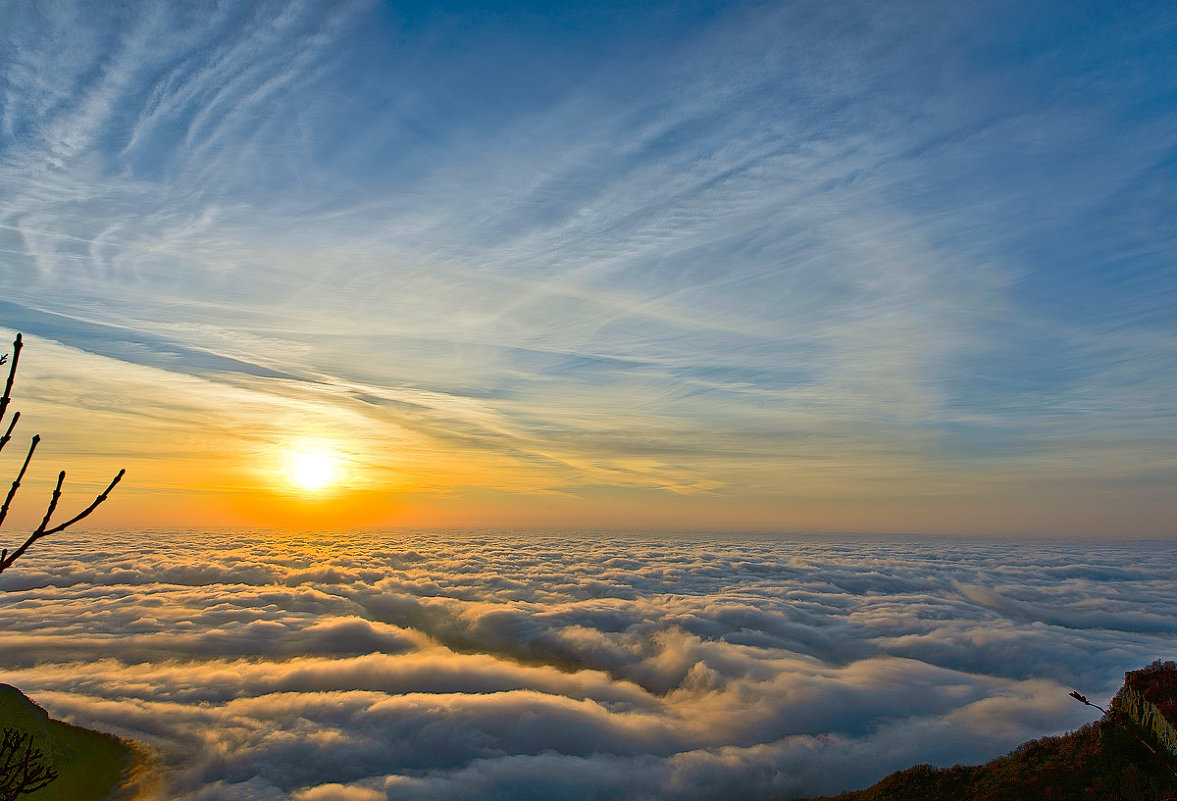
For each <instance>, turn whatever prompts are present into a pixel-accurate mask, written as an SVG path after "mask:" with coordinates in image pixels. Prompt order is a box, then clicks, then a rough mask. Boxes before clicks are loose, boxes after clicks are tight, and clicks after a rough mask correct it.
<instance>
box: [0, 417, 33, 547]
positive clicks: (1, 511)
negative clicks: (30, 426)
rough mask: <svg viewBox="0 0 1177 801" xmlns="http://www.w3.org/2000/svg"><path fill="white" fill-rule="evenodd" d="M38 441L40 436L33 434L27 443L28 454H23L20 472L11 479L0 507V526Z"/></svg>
mask: <svg viewBox="0 0 1177 801" xmlns="http://www.w3.org/2000/svg"><path fill="white" fill-rule="evenodd" d="M40 441H41V435H40V434H34V435H33V441H32V442H31V443H29V452H28V453H26V454H25V463H24V464H22V465H21V466H20V472H19V473H17V474H16V478H15V479H13V481H12V486H11V487H10V488H9V490H8V496H7V497H6V498H5V499H4V505H3V506H0V525H3V524H4V518H6V517H8V508H9V507H10V506H12V499H13V498H15V497H16V491H17V490H18V489H20V482H21V479H23V478H24V477H25V472H26V471H27V470H28V469H29V462H31V461H32V459H33V452H34V451H36V450H37V443H38V442H40Z"/></svg>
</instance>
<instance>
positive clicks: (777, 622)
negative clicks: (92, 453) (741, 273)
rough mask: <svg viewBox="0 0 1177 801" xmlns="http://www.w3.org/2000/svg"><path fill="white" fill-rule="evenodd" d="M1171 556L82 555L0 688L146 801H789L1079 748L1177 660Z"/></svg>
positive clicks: (982, 549) (498, 549)
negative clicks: (1006, 756)
mask: <svg viewBox="0 0 1177 801" xmlns="http://www.w3.org/2000/svg"><path fill="white" fill-rule="evenodd" d="M1175 551H1177V547H1175V546H1174V545H1173V544H1172V543H1166V544H1161V543H1133V544H1129V545H1123V544H1092V543H1089V542H1088V543H1082V544H1081V545H1074V544H1068V543H1062V542H1037V543H1031V544H1026V543H1016V544H1015V543H1007V542H998V541H989V542H983V543H980V544H975V543H974V544H968V543H964V542H960V541H956V540H897V539H888V540H862V541H850V540H834V539H807V540H782V539H770V538H763V537H760V538H741V537H734V536H727V537H719V536H716V537H712V538H708V537H699V536H691V537H671V536H658V537H654V536H650V537H636V536H630V537H625V538H617V537H613V536H606V535H600V536H590V535H583V536H552V537H538V536H524V535H493V536H492V535H460V536H451V535H433V534H420V535H416V534H414V535H381V536H375V535H363V536H361V535H355V536H331V537H327V536H324V537H305V538H289V537H280V538H279V537H271V536H267V535H261V534H250V535H224V534H199V535H198V534H191V533H186V534H158V535H152V536H150V537H144V536H143V535H135V536H132V535H121V536H97V535H93V536H88V535H74V536H62V537H59V538H57V539H55V540H54V541H52V542H50V543H44V544H43V547H41V548H39V549H38V550H37V551H36V553H34V554H31V555H29V556H28V557H27V558H26V559H24V560H22V561H21V563H20V564H19V566H18V567H19V569H17V570H14V571H12V572H11V573H10V574H6V575H5V576H4V577H3V580H2V581H0V589H3V590H4V592H3V593H0V680H3V681H6V682H10V683H12V684H15V685H17V686H19V687H21V688H22V689H24V690H25V691H26V692H27V693H29V694H30V695H31V696H33V697H34V699H35V700H37V701H38V702H39V703H40V704H42V705H43V706H45V707H46V708H47V709H49V710H50V712H51V713H52V714H54V715H55V716H58V717H63V718H66V719H68V720H71V721H73V722H76V723H79V724H82V725H87V726H92V727H95V728H100V729H104V730H107V731H112V732H115V733H117V734H120V735H123V736H126V737H130V738H133V739H135V740H137V741H139V742H142V743H144V744H145V745H147V746H148V748H149V749H150V751H151V755H152V756H151V759H152V767H151V774H152V777H153V781H148V782H145V784H144V786H145V788H147V789H145V790H144V795H145V797H148V798H169V799H181V801H198V800H200V799H208V800H209V801H212V799H225V800H230V799H242V800H244V799H251V800H257V801H261V800H262V799H264V800H265V801H271V800H277V799H291V800H292V801H318V800H319V799H340V800H341V801H353V800H354V801H373V800H374V799H437V801H443V800H444V801H457V800H458V799H529V798H535V799H551V798H561V799H565V798H566V799H578V798H583V799H592V798H606V797H607V798H618V799H684V800H686V799H698V800H699V801H703V800H704V799H719V798H743V799H749V800H751V799H767V798H774V797H777V796H786V797H787V796H790V795H800V794H816V793H824V792H834V791H838V790H841V789H846V788H849V787H853V786H860V785H864V784H866V783H868V782H870V781H872V780H874V779H876V778H878V777H879V776H881V775H883V774H885V773H887V772H889V771H891V770H894V769H897V768H900V767H904V766H907V765H909V764H912V763H916V762H929V761H930V762H936V763H953V762H957V761H965V762H974V761H981V760H984V759H987V758H990V757H992V756H994V755H997V754H1000V753H1003V752H1004V751H1006V750H1008V749H1009V748H1011V747H1012V746H1014V745H1016V744H1017V743H1019V742H1021V741H1022V740H1024V739H1027V738H1030V737H1036V736H1041V735H1043V734H1047V733H1053V732H1057V731H1061V730H1065V729H1067V728H1070V727H1073V726H1076V725H1079V724H1081V723H1082V722H1084V721H1085V720H1087V719H1089V718H1090V715H1089V714H1088V713H1089V711H1090V710H1088V709H1087V708H1085V707H1082V706H1080V705H1078V704H1075V703H1074V702H1073V701H1072V700H1071V699H1069V698H1068V697H1067V694H1066V693H1067V690H1069V689H1071V688H1077V689H1080V690H1081V691H1083V692H1085V693H1087V694H1088V695H1091V696H1094V697H1096V698H1099V697H1106V696H1108V695H1110V694H1111V693H1112V692H1114V691H1115V689H1116V687H1117V686H1118V684H1119V682H1120V679H1121V677H1122V672H1123V671H1124V670H1127V669H1131V668H1135V667H1138V666H1140V665H1142V664H1145V663H1147V662H1149V661H1151V660H1152V659H1154V658H1158V657H1165V658H1170V657H1172V656H1173V654H1174V652H1175V651H1177V636H1175V633H1177V586H1175V585H1174V583H1173V581H1172V565H1173V563H1174V561H1175V560H1174V557H1175V555H1177V554H1175Z"/></svg>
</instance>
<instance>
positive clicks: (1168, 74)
mask: <svg viewBox="0 0 1177 801" xmlns="http://www.w3.org/2000/svg"><path fill="white" fill-rule="evenodd" d="M5 16H6V19H7V20H8V21H7V22H6V24H5V26H4V28H5V30H4V34H3V39H2V42H0V80H2V81H3V86H4V91H3V93H2V94H3V100H2V101H0V102H2V105H0V322H3V323H4V325H5V327H7V328H8V329H10V330H12V331H15V330H22V331H24V332H25V334H26V336H28V337H30V338H31V341H33V342H35V343H37V342H43V343H44V344H43V345H42V346H41V347H42V350H41V352H40V353H41V355H36V356H35V355H33V353H34V352H33V351H30V356H29V359H30V361H31V360H33V359H37V360H39V361H40V363H41V366H40V367H31V366H30V367H28V368H25V369H28V370H30V373H29V375H28V385H29V388H28V389H27V390H26V392H28V393H32V394H31V395H30V396H28V397H29V400H28V404H27V405H29V408H30V411H33V412H36V411H37V410H42V411H43V413H42V416H41V420H43V421H48V422H46V423H45V424H44V425H43V426H42V427H43V428H49V429H54V428H56V430H55V431H54V441H56V442H58V443H59V448H60V453H61V454H62V458H63V459H66V460H70V459H73V460H75V461H76V462H77V463H78V464H79V467H80V471H81V472H80V475H82V476H83V477H85V476H88V475H89V473H88V472H87V471H93V473H94V476H95V479H94V480H95V481H97V476H98V475H99V474H104V473H106V472H109V470H108V469H107V467H109V466H110V465H111V464H113V463H114V462H120V460H121V461H122V462H125V461H127V460H132V461H134V460H141V464H138V465H136V466H137V467H138V468H139V469H138V470H136V469H132V470H131V473H130V476H129V479H128V482H129V485H130V488H129V489H128V490H127V493H128V494H129V495H130V496H131V497H132V498H135V497H137V496H136V493H139V494H140V495H141V496H142V497H141V500H140V501H128V502H127V504H128V506H127V507H126V508H128V509H131V508H134V509H136V510H137V511H136V512H135V514H139V515H140V518H137V519H143V520H147V519H149V518H150V517H151V514H150V510H151V509H155V510H156V511H157V512H158V511H159V510H160V509H161V508H163V507H162V506H161V504H164V505H166V504H168V503H171V502H173V501H176V500H177V499H181V498H183V497H187V496H188V495H190V494H191V493H193V492H197V491H199V492H209V491H212V488H220V489H221V490H225V491H232V492H236V491H238V490H241V491H246V490H253V489H257V488H258V487H260V486H262V485H264V484H265V483H266V480H265V478H264V477H263V475H262V474H263V473H264V470H263V469H262V468H260V467H258V468H257V469H253V468H251V467H250V466H249V462H250V460H251V459H252V461H253V463H254V465H255V467H256V466H257V465H260V464H262V463H263V462H266V459H267V458H269V457H268V456H267V454H272V453H273V452H277V451H280V450H281V449H282V448H284V447H288V445H285V444H284V443H286V442H288V440H289V439H290V438H291V437H298V436H304V435H305V436H313V437H316V438H319V439H329V440H331V442H332V443H334V445H333V447H336V448H338V450H339V451H340V452H341V453H343V454H344V455H345V456H346V459H347V461H348V463H349V464H351V465H352V466H353V469H352V470H351V471H350V473H349V475H350V478H351V481H352V483H353V484H354V485H355V487H357V488H359V489H362V490H364V491H367V492H372V493H386V494H393V495H396V496H397V497H399V498H403V499H411V500H405V501H404V503H403V504H402V506H401V512H400V513H402V514H404V515H406V516H405V517H404V518H403V519H404V520H406V521H411V520H415V519H417V518H414V517H413V515H412V513H411V509H417V508H420V509H431V510H434V512H431V514H434V517H429V515H425V516H424V517H421V518H420V519H421V520H432V519H437V520H440V521H446V520H452V521H454V522H468V521H467V519H466V518H464V517H462V515H461V514H458V513H456V512H454V513H453V515H451V516H449V517H447V516H446V513H445V512H444V510H445V509H449V510H451V511H452V510H455V509H459V508H460V509H464V510H467V512H468V513H469V514H470V515H475V514H476V513H481V514H482V519H486V520H488V521H491V522H494V521H498V520H504V521H510V522H518V523H520V524H527V523H529V522H534V523H536V524H542V525H549V524H553V523H557V522H560V521H567V522H568V524H569V525H575V524H578V523H581V522H583V523H587V524H596V523H600V524H602V525H614V524H620V522H624V521H627V520H628V521H632V522H634V523H635V524H637V525H655V524H658V523H660V522H664V523H665V524H667V525H677V524H682V523H683V522H684V521H698V522H699V523H700V524H706V525H710V526H722V525H724V523H725V522H730V523H731V525H732V526H734V527H745V526H747V527H756V528H765V527H768V528H784V529H789V530H796V529H807V528H820V529H839V530H844V529H852V530H910V529H916V530H934V531H953V530H986V529H987V527H988V528H992V529H994V530H1000V531H1003V532H1013V531H1027V532H1032V531H1049V532H1052V533H1065V532H1070V531H1083V532H1085V533H1103V534H1148V535H1155V534H1170V533H1172V524H1171V522H1170V521H1171V520H1172V519H1174V518H1173V513H1174V512H1175V511H1177V509H1175V502H1174V500H1173V497H1175V496H1177V493H1175V492H1174V489H1175V487H1174V484H1175V483H1177V455H1175V454H1177V447H1175V446H1177V442H1175V439H1177V419H1175V417H1174V414H1173V410H1172V406H1173V398H1174V397H1175V396H1177V327H1175V325H1174V318H1175V312H1174V309H1177V303H1175V300H1177V298H1175V291H1174V290H1175V288H1177V268H1175V266H1174V264H1175V259H1174V256H1175V254H1177V238H1175V234H1177V225H1175V224H1174V222H1173V220H1174V219H1177V201H1175V200H1174V198H1177V191H1175V190H1177V114H1175V102H1177V69H1174V63H1173V59H1174V51H1173V42H1174V41H1177V10H1174V8H1173V7H1172V6H1171V5H1170V4H1167V3H1161V2H1155V3H1153V2H1143V3H1121V4H1114V5H1109V4H1102V3H1073V2H1068V3H1062V2H1059V3H1051V2H1029V3H1025V2H1022V3H1012V2H1008V3H1006V2H998V3H985V4H978V3H964V4H951V5H943V4H934V3H929V2H906V3H905V2H894V3H886V4H880V3H865V2H863V3H856V2H843V3H820V2H782V3H650V4H642V5H641V8H635V7H633V6H632V5H630V4H615V5H609V4H586V5H583V6H582V5H579V4H551V3H548V4H540V3H536V4H531V5H521V4H503V5H494V4H465V5H463V4H448V5H447V4H430V5H428V6H422V5H398V4H381V3H371V2H358V3H346V2H341V3H327V2H304V3H299V2H291V3H254V4H246V3H235V4H227V5H225V6H222V7H217V8H214V7H211V6H209V4H204V3H192V4H185V3H123V4H117V5H116V4H102V5H101V6H93V5H87V4H78V5H70V4H68V3H65V2H55V3H48V4H35V3H26V2H9V3H6V4H5ZM50 360H52V364H48V363H47V362H49V361H50ZM38 370H40V371H42V372H36V371H38ZM55 377H56V378H55ZM37 387H39V388H40V389H37ZM112 408H114V409H116V410H117V412H116V411H112ZM107 423H109V424H110V425H111V426H113V427H114V428H117V430H118V431H119V433H120V436H119V437H117V438H116V437H113V436H111V437H109V438H107V439H103V437H102V436H98V437H97V441H95V439H94V437H95V435H94V434H93V433H92V432H93V431H94V429H95V428H96V427H97V428H100V429H104V428H105V427H106V425H107ZM86 432H91V433H89V434H87V433H86ZM88 437H89V438H88ZM160 460H166V462H167V463H168V465H170V467H169V468H168V469H159V468H158V467H153V466H152V465H153V464H156V465H157V464H158V463H159V462H160ZM267 469H268V468H267ZM251 470H252V472H251ZM169 471H170V472H169ZM136 472H138V475H139V476H140V477H141V480H140V482H139V483H138V484H136V483H135V481H134V479H135V476H136ZM148 495H150V501H149V499H148ZM169 499H170V500H169ZM136 504H137V505H136ZM153 504H154V505H153ZM551 504H554V505H551ZM177 508H183V509H185V510H188V511H190V509H189V507H186V506H183V504H180V506H179V507H177ZM504 509H512V510H515V511H513V512H511V513H510V514H508V513H507V512H504V511H503V510H504ZM529 509H530V510H531V511H528V510H529ZM494 510H497V511H494ZM188 511H186V512H185V514H187V513H188ZM491 511H493V514H492V513H491ZM161 515H162V516H161V517H160V521H161V522H174V521H169V520H167V516H166V515H163V514H162V513H161ZM398 521H399V518H397V517H396V515H395V514H394V515H393V516H392V517H391V518H389V519H388V522H392V523H396V522H398Z"/></svg>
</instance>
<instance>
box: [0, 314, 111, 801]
mask: <svg viewBox="0 0 1177 801" xmlns="http://www.w3.org/2000/svg"><path fill="white" fill-rule="evenodd" d="M22 347H23V341H22V339H21V335H20V334H17V335H16V339H15V340H14V341H13V343H12V362H11V364H10V365H9V368H8V381H7V383H6V384H5V385H4V395H3V396H2V397H0V424H2V423H3V420H4V415H5V413H6V412H7V411H8V404H9V402H10V401H11V400H12V383H13V381H14V379H15V377H16V365H17V362H18V360H19V359H20V350H21V348H22ZM6 361H7V355H5V356H2V357H0V364H4V363H5V362H6ZM19 419H20V412H15V413H14V414H13V415H12V422H10V423H9V424H8V430H7V431H6V432H5V434H4V436H3V437H0V449H3V448H4V446H5V445H6V444H8V441H9V440H10V439H11V438H12V430H13V429H14V428H15V427H16V422H17V420H19ZM40 441H41V435H40V434H36V435H34V436H33V439H32V442H31V443H30V444H29V450H28V453H26V454H25V459H24V463H23V464H22V465H21V468H20V471H19V472H18V473H17V474H16V479H15V480H14V481H13V482H12V486H11V487H10V488H9V489H8V494H7V495H6V496H5V498H4V504H3V505H0V525H3V523H4V520H5V519H6V518H7V517H8V510H9V508H10V507H11V506H12V500H13V498H15V497H16V493H17V491H18V490H19V489H20V485H21V481H23V480H24V477H25V473H26V472H27V471H28V469H29V462H31V461H32V459H33V453H34V452H35V451H36V450H37V444H38V443H39V442H40ZM125 474H126V470H119V472H118V475H116V476H115V477H114V478H113V479H112V480H111V482H110V483H109V484H108V485H107V486H106V489H104V490H103V491H102V492H101V493H99V495H98V497H97V498H95V499H94V501H93V502H92V503H91V504H90V505H89V506H87V507H86V508H85V509H83V510H82V511H81V512H79V513H78V514H76V515H74V516H73V517H71V518H70V519H69V520H67V521H65V522H64V523H60V524H58V525H56V526H53V527H52V528H50V526H49V524H50V522H51V521H52V519H53V513H54V512H56V511H57V504H58V501H60V500H61V487H62V485H63V484H64V483H65V471H64V470H62V471H61V472H60V473H59V474H58V476H57V485H56V486H55V487H54V488H53V494H52V495H51V496H50V498H49V505H48V507H47V508H46V510H45V516H44V517H43V518H42V519H41V523H40V525H38V526H37V527H36V528H35V529H34V530H33V532H32V533H31V534H29V535H28V537H27V538H26V539H25V541H24V542H23V543H22V544H21V545H20V547H18V548H17V549H16V550H15V551H12V552H11V553H9V551H8V549H7V548H4V549H0V573H3V572H4V571H5V570H7V569H8V568H10V567H12V564H13V563H14V562H15V561H16V560H17V559H19V558H20V557H22V556H23V555H24V553H25V551H27V550H28V549H29V546H31V545H32V544H33V543H35V542H36V541H37V540H39V539H41V538H42V537H47V536H49V535H50V534H56V533H58V532H60V531H64V530H65V529H67V528H69V527H70V526H72V525H73V524H75V523H77V522H78V521H80V520H83V519H85V518H86V517H88V516H89V515H90V513H91V512H93V511H94V510H95V509H97V508H98V507H99V506H101V505H102V503H103V502H104V501H105V500H106V499H107V497H109V495H110V493H111V491H112V490H113V489H114V488H115V486H116V485H117V484H118V483H119V481H121V480H122V477H123V476H124V475H125ZM0 801H4V799H3V797H2V796H0Z"/></svg>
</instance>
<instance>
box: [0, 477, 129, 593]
mask: <svg viewBox="0 0 1177 801" xmlns="http://www.w3.org/2000/svg"><path fill="white" fill-rule="evenodd" d="M126 472H127V471H126V470H125V469H123V470H120V471H119V473H118V475H117V476H115V477H114V478H113V479H112V480H111V482H110V484H108V485H107V486H106V489H104V490H103V491H102V493H101V494H100V495H99V496H98V497H97V498H95V499H94V502H93V503H91V504H90V505H89V506H87V507H86V508H85V509H83V510H82V511H81V512H79V513H78V514H76V515H74V516H73V517H71V518H70V519H69V520H67V521H65V522H64V523H62V524H60V525H57V526H54V527H53V528H50V529H46V528H45V526H47V525H48V524H49V517H50V516H51V515H52V514H53V510H54V508H55V507H56V506H57V498H56V496H57V495H58V494H59V491H60V488H61V482H63V481H64V480H65V472H64V471H63V472H62V473H61V475H60V476H58V479H57V486H58V489H57V490H55V491H54V499H53V500H52V501H50V505H49V511H48V512H47V513H46V515H45V519H44V520H42V521H41V525H40V526H38V527H37V529H36V531H34V532H33V533H32V534H30V535H29V538H28V539H27V540H25V541H24V544H22V545H21V546H20V547H19V548H17V549H16V550H15V551H13V552H12V555H11V556H6V557H4V558H2V559H0V573H3V572H4V571H5V570H7V569H8V568H9V567H10V566H11V565H12V563H13V562H15V561H16V560H17V559H19V558H20V557H21V556H23V555H24V552H25V551H27V550H28V549H29V546H31V545H32V544H33V543H34V542H36V541H37V540H39V539H41V538H42V537H48V536H49V535H50V534H56V533H58V532H59V531H64V530H65V529H67V528H69V527H70V526H72V525H73V524H74V523H77V522H78V521H79V520H81V519H83V518H85V517H87V516H89V514H90V513H91V512H93V511H94V510H95V509H97V508H98V507H99V506H100V505H102V502H103V501H105V500H106V498H107V496H109V495H110V493H111V490H113V489H114V488H115V485H116V484H118V483H119V481H120V480H122V477H123V475H124V474H125V473H126Z"/></svg>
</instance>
